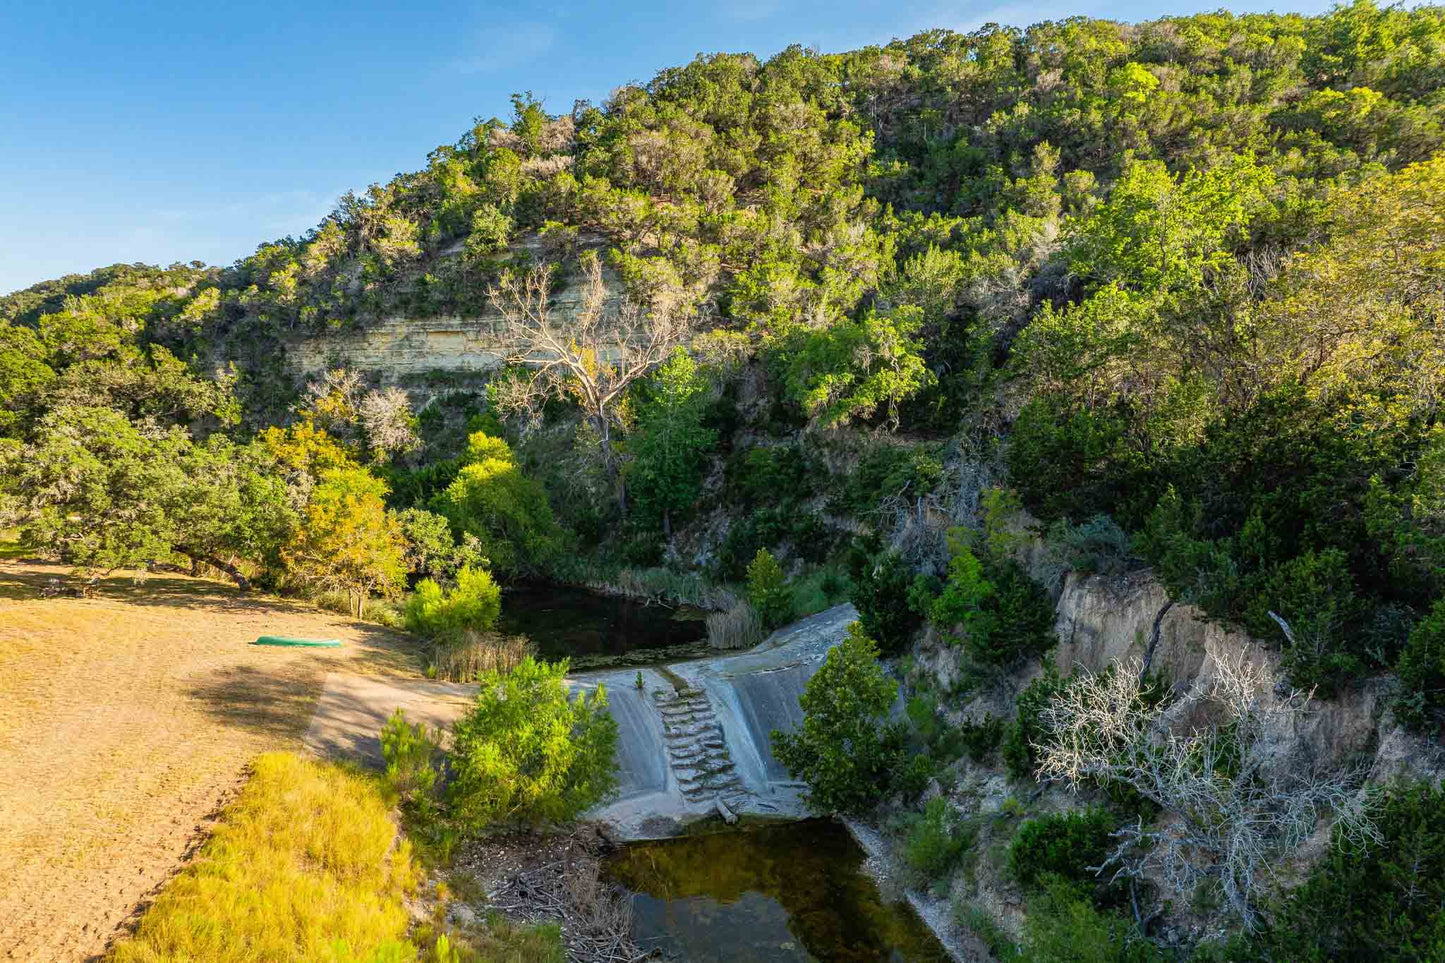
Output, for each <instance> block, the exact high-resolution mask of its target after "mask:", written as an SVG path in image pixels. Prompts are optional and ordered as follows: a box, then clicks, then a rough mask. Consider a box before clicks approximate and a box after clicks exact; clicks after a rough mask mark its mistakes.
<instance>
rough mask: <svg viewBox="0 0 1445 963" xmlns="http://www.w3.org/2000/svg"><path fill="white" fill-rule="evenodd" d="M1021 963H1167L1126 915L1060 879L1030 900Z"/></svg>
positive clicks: (1020, 953) (1016, 958)
mask: <svg viewBox="0 0 1445 963" xmlns="http://www.w3.org/2000/svg"><path fill="white" fill-rule="evenodd" d="M1023 937H1024V938H1023V946H1022V947H1021V949H1020V952H1019V954H1018V955H1017V956H1015V957H1013V959H1014V960H1016V961H1018V963H1163V960H1164V955H1163V954H1162V953H1161V952H1160V951H1159V950H1158V949H1156V948H1155V947H1154V944H1152V943H1150V942H1149V941H1148V940H1147V939H1145V938H1144V937H1142V936H1141V935H1140V934H1139V932H1138V931H1137V929H1136V928H1135V926H1134V924H1133V923H1132V922H1131V921H1129V920H1127V919H1125V918H1124V916H1123V915H1121V914H1119V913H1112V912H1101V911H1100V910H1098V909H1096V908H1095V907H1094V905H1093V903H1092V902H1091V901H1090V900H1089V898H1088V896H1086V895H1084V894H1081V893H1080V892H1079V891H1078V890H1076V889H1075V888H1074V887H1072V886H1070V885H1068V884H1067V883H1063V882H1059V881H1055V882H1054V884H1053V885H1052V886H1050V887H1049V889H1048V890H1047V891H1045V893H1044V894H1043V895H1042V897H1040V898H1038V899H1035V900H1033V901H1031V902H1030V904H1029V913H1028V918H1027V919H1026V920H1025V921H1024V934H1023Z"/></svg>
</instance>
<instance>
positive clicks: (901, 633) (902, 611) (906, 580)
mask: <svg viewBox="0 0 1445 963" xmlns="http://www.w3.org/2000/svg"><path fill="white" fill-rule="evenodd" d="M912 584H913V573H912V572H910V571H909V569H908V563H907V562H905V561H904V560H903V558H902V557H901V556H899V555H898V554H896V553H893V552H886V553H882V554H879V555H876V556H874V557H873V558H871V559H869V561H868V562H867V563H866V564H865V565H863V566H862V567H861V571H860V572H859V574H858V575H857V577H856V578H854V580H853V598H852V600H853V604H854V606H856V607H857V609H858V621H860V622H862V623H863V630H864V631H865V632H866V633H867V634H868V636H869V637H870V638H875V639H877V640H878V644H879V647H880V648H881V649H882V650H883V651H884V652H886V653H889V654H892V653H896V652H901V651H902V650H903V649H904V648H905V647H906V646H907V645H908V642H909V640H910V639H912V638H913V633H914V632H916V631H917V630H918V627H919V626H920V625H921V624H922V621H923V620H922V619H921V618H920V617H919V616H918V613H916V612H914V611H913V609H912V608H911V607H910V606H909V602H908V593H909V589H910V587H911V586H912Z"/></svg>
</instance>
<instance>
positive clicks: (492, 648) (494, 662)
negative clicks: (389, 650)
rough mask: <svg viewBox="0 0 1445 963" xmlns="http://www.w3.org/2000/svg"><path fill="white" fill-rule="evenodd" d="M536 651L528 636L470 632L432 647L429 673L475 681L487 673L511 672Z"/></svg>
mask: <svg viewBox="0 0 1445 963" xmlns="http://www.w3.org/2000/svg"><path fill="white" fill-rule="evenodd" d="M536 652H537V647H536V646H535V645H533V644H532V642H531V640H529V639H528V638H527V637H526V636H522V635H502V634H500V633H497V632H477V631H475V630H472V629H467V630H466V631H464V632H463V633H462V634H461V637H460V638H458V639H456V640H454V641H450V642H437V643H436V644H435V645H433V646H432V655H431V672H430V673H428V674H431V675H434V676H435V677H436V678H438V679H442V680H444V681H447V682H475V681H476V679H477V676H478V675H479V674H481V673H483V672H510V671H511V670H513V669H515V668H516V667H517V666H519V665H521V664H522V660H523V659H525V658H526V657H527V656H529V655H535V654H536Z"/></svg>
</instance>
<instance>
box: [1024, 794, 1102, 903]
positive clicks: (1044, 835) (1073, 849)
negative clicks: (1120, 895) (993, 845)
mask: <svg viewBox="0 0 1445 963" xmlns="http://www.w3.org/2000/svg"><path fill="white" fill-rule="evenodd" d="M1115 825H1116V823H1115V820H1114V817H1112V816H1111V815H1109V813H1108V812H1106V811H1105V810H1102V809H1085V810H1081V811H1078V812H1067V813H1055V814H1051V815H1048V816H1039V817H1036V818H1034V819H1029V820H1026V821H1025V822H1024V824H1023V825H1022V826H1020V827H1019V828H1018V832H1017V833H1015V834H1014V838H1013V842H1012V843H1011V844H1010V845H1009V868H1010V869H1011V870H1013V874H1014V878H1015V879H1017V880H1018V881H1019V882H1020V883H1023V884H1024V885H1025V886H1034V885H1038V884H1040V883H1041V882H1043V881H1045V880H1046V879H1047V878H1048V877H1057V878H1060V879H1066V880H1069V881H1070V882H1073V883H1078V884H1082V885H1083V886H1085V887H1090V888H1092V887H1093V886H1094V884H1095V882H1096V881H1097V879H1098V876H1097V874H1095V873H1094V872H1093V870H1091V869H1089V867H1091V866H1092V867H1098V866H1101V865H1103V862H1104V860H1105V859H1107V858H1108V856H1109V854H1110V853H1111V852H1113V851H1114V842H1113V838H1112V836H1111V835H1110V834H1111V833H1112V832H1113V831H1114V829H1115Z"/></svg>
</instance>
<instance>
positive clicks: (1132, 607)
mask: <svg viewBox="0 0 1445 963" xmlns="http://www.w3.org/2000/svg"><path fill="white" fill-rule="evenodd" d="M1057 615H1058V622H1057V631H1058V636H1059V644H1058V647H1057V648H1056V649H1055V650H1054V653H1053V655H1054V661H1055V663H1056V664H1057V665H1058V667H1059V671H1060V672H1062V673H1064V674H1068V673H1069V672H1070V671H1071V670H1072V669H1073V668H1074V667H1076V666H1077V667H1081V668H1084V669H1088V670H1089V671H1091V672H1099V671H1102V670H1104V669H1106V668H1107V667H1108V666H1109V665H1110V664H1112V663H1115V662H1123V661H1126V660H1128V659H1139V660H1141V661H1143V660H1145V659H1148V662H1149V668H1150V669H1151V670H1153V671H1159V672H1161V673H1162V674H1163V676H1164V677H1165V678H1166V679H1168V680H1170V681H1171V682H1172V683H1173V684H1174V685H1175V686H1176V687H1189V686H1207V685H1209V684H1210V682H1211V681H1212V680H1213V679H1214V677H1215V675H1216V672H1217V665H1216V657H1220V656H1228V657H1237V656H1238V655H1241V654H1242V655H1244V656H1245V657H1246V658H1248V659H1249V660H1250V661H1251V662H1254V663H1255V664H1257V665H1260V666H1262V667H1264V668H1266V669H1267V670H1268V671H1269V673H1270V675H1271V676H1272V677H1273V678H1275V679H1278V680H1280V684H1279V686H1278V687H1277V691H1278V692H1284V691H1287V683H1285V681H1284V673H1283V672H1282V671H1281V670H1280V656H1279V653H1278V652H1277V651H1275V650H1274V649H1272V648H1269V647H1266V646H1264V645H1263V644H1261V643H1260V642H1258V641H1256V640H1254V639H1252V638H1250V637H1249V635H1247V634H1246V633H1244V632H1243V631H1241V630H1240V629H1238V628H1236V627H1233V626H1229V625H1225V624H1223V623H1220V622H1216V621H1212V620H1210V619H1208V618H1207V617H1205V615H1204V613H1203V612H1201V611H1200V610H1199V609H1198V608H1196V607H1194V606H1192V605H1179V604H1170V601H1169V596H1168V594H1167V593H1166V592H1165V590H1164V587H1163V586H1162V585H1160V584H1159V583H1158V582H1157V581H1155V580H1154V579H1153V578H1151V577H1150V576H1148V575H1147V574H1143V575H1133V576H1124V577H1119V578H1102V577H1097V576H1095V577H1079V576H1077V575H1073V574H1071V575H1069V576H1068V578H1067V579H1066V581H1065V583H1064V588H1063V592H1062V594H1061V595H1060V597H1059V602H1058V608H1057ZM1151 648H1152V652H1151ZM1389 694H1390V686H1389V682H1388V680H1387V679H1384V678H1374V679H1367V680H1364V681H1363V682H1361V683H1359V684H1357V685H1356V686H1354V687H1353V688H1351V689H1347V690H1346V691H1344V692H1342V693H1341V694H1339V695H1338V696H1336V697H1334V698H1331V699H1316V700H1314V701H1313V702H1312V703H1311V707H1310V711H1309V712H1307V713H1306V714H1305V715H1304V716H1303V717H1302V718H1300V719H1297V720H1296V721H1295V724H1294V725H1293V726H1292V727H1291V730H1290V731H1289V732H1279V733H1275V740H1276V745H1277V746H1278V749H1279V752H1280V753H1281V754H1282V756H1283V757H1284V758H1283V759H1282V762H1283V761H1285V760H1289V761H1292V762H1294V763H1297V764H1307V763H1310V762H1314V763H1318V764H1323V765H1326V766H1336V765H1345V764H1352V763H1360V762H1363V763H1366V764H1368V765H1369V767H1370V777H1371V779H1373V780H1384V779H1389V778H1392V777H1394V776H1397V775H1403V774H1406V773H1413V774H1414V775H1416V776H1426V775H1436V774H1438V773H1440V772H1441V771H1442V759H1441V758H1440V752H1439V749H1438V748H1437V747H1435V746H1434V745H1433V744H1431V743H1430V742H1429V740H1425V739H1421V738H1418V737H1415V736H1412V735H1410V734H1409V733H1407V732H1405V731H1404V730H1403V729H1401V728H1400V727H1398V726H1397V725H1396V724H1395V723H1394V719H1393V716H1392V714H1391V713H1390V712H1388V711H1387V706H1388V702H1389Z"/></svg>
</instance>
